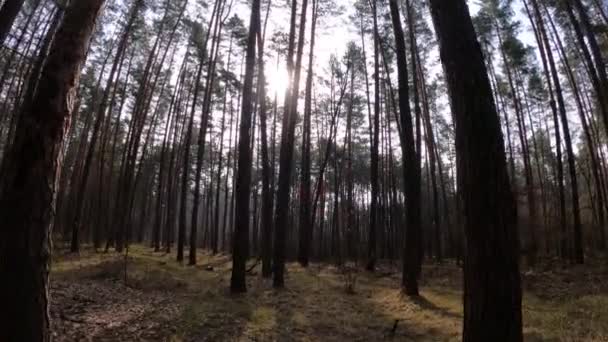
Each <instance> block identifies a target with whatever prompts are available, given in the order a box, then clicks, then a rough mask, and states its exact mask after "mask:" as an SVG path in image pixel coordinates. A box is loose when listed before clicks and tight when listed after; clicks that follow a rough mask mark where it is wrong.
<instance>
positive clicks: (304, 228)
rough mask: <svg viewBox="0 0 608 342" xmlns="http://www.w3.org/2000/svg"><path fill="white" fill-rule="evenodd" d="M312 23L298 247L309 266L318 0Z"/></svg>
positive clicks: (304, 264) (301, 262)
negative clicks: (312, 129) (311, 157)
mask: <svg viewBox="0 0 608 342" xmlns="http://www.w3.org/2000/svg"><path fill="white" fill-rule="evenodd" d="M311 21H312V24H311V27H310V37H311V39H310V52H309V55H308V75H307V76H306V90H305V95H304V123H303V127H302V166H301V167H302V174H301V185H300V186H301V191H300V224H299V228H300V232H299V233H300V235H299V248H298V261H299V262H300V264H301V265H302V266H304V267H306V266H308V262H309V258H310V251H311V244H312V241H311V240H312V227H313V222H312V221H311V220H312V214H311V212H310V210H311V208H310V207H311V193H310V184H311V179H310V166H311V160H310V149H311V143H310V140H311V114H312V80H313V76H314V66H313V62H314V51H315V31H316V27H317V25H316V24H317V1H316V0H312V20H311Z"/></svg>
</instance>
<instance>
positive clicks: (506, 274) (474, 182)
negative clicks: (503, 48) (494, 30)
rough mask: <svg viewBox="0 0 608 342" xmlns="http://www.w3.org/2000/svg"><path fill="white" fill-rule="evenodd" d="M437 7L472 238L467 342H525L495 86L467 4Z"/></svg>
mask: <svg viewBox="0 0 608 342" xmlns="http://www.w3.org/2000/svg"><path fill="white" fill-rule="evenodd" d="M430 5H431V6H430V7H431V14H432V17H433V22H434V24H435V30H436V32H437V35H438V38H439V45H440V55H441V59H442V62H443V66H444V69H445V73H446V79H447V84H448V90H449V94H450V98H451V108H452V112H453V117H454V121H455V126H456V151H457V154H458V185H459V186H458V189H459V190H460V191H461V195H462V197H461V198H462V199H463V209H464V211H463V212H464V227H465V232H466V240H467V245H466V246H467V248H466V257H465V267H464V329H463V341H464V342H470V341H471V342H472V341H516V342H519V341H522V339H523V336H522V315H521V285H520V275H519V264H518V254H519V253H518V252H519V243H518V233H517V207H516V203H515V199H514V196H513V194H512V192H511V186H510V184H509V176H508V173H507V163H506V156H505V151H504V143H503V138H502V133H501V130H500V122H499V119H498V114H497V112H496V108H495V105H494V102H493V100H492V92H491V87H490V82H489V80H488V76H487V72H486V69H485V66H484V61H483V56H482V53H481V48H480V45H479V43H478V42H477V38H476V35H475V31H474V29H473V24H472V21H471V17H470V15H469V11H468V7H467V5H466V2H465V1H464V0H452V1H441V0H431V1H430ZM489 298H491V300H488V299H489Z"/></svg>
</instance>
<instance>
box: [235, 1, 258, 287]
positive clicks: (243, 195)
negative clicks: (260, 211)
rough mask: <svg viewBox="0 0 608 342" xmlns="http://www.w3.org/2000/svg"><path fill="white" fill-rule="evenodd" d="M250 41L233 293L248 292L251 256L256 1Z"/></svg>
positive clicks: (245, 88)
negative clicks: (250, 204) (250, 226)
mask: <svg viewBox="0 0 608 342" xmlns="http://www.w3.org/2000/svg"><path fill="white" fill-rule="evenodd" d="M249 23H250V24H249V35H248V37H247V52H246V57H245V79H244V83H243V104H242V111H241V127H240V131H239V156H238V167H237V175H236V210H235V224H234V242H233V248H232V278H231V280H230V291H231V292H233V293H240V292H246V291H247V282H246V274H245V273H246V269H245V264H246V262H247V257H248V254H249V195H250V193H251V167H252V152H253V151H252V148H251V134H252V132H251V121H252V120H251V118H252V114H253V76H254V72H255V61H256V55H255V51H256V50H255V46H256V37H257V36H256V33H257V32H258V30H259V29H260V27H259V26H260V0H253V3H252V6H251V17H250V21H249Z"/></svg>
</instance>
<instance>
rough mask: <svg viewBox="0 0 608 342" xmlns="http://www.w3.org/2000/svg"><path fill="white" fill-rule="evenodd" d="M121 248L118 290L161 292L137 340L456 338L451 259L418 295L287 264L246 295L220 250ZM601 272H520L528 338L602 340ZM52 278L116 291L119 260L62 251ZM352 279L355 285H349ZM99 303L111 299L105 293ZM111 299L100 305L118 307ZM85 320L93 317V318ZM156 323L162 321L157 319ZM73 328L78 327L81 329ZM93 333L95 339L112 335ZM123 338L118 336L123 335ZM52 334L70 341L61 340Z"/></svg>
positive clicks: (361, 276) (391, 281)
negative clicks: (182, 255) (276, 280)
mask: <svg viewBox="0 0 608 342" xmlns="http://www.w3.org/2000/svg"><path fill="white" fill-rule="evenodd" d="M129 253H130V254H129V259H128V268H127V274H128V279H127V287H126V288H128V289H129V291H134V292H133V293H138V294H140V295H141V296H143V297H142V298H144V299H143V300H140V302H144V303H145V301H146V300H147V299H146V298H148V297H146V296H149V297H150V298H156V299H158V298H161V299H162V298H164V299H162V300H159V302H160V303H167V305H166V308H164V307H154V308H150V309H149V310H150V311H151V312H149V313H147V314H146V312H143V313H142V314H141V315H140V316H138V317H139V318H134V319H133V320H132V321H130V322H126V323H125V325H126V326H133V327H138V326H141V327H142V328H141V329H146V327H148V326H149V325H151V324H153V325H154V328H153V329H156V331H152V332H150V331H148V332H147V335H146V336H148V337H142V335H136V336H138V337H137V339H138V340H146V338H148V340H150V341H152V340H156V341H161V340H164V341H379V340H384V339H392V340H395V341H458V340H459V339H460V330H461V320H462V305H461V290H460V283H461V278H460V270H459V269H458V268H457V267H456V266H454V265H452V264H443V265H429V266H425V267H424V271H423V279H422V293H421V294H422V296H421V297H420V298H419V299H416V300H412V299H410V298H408V297H406V296H403V295H402V294H401V291H400V289H399V279H398V274H386V273H383V275H378V274H370V273H367V272H362V271H359V270H358V269H357V268H354V267H350V268H348V271H347V272H348V274H345V271H344V269H337V268H335V267H333V266H328V265H319V264H315V265H312V266H310V267H308V268H306V269H304V268H302V267H300V266H298V265H297V264H290V265H288V271H287V275H286V277H287V278H286V285H287V287H286V288H285V289H283V290H274V289H273V288H272V286H271V282H270V280H266V279H263V278H261V277H260V276H259V275H252V276H250V277H248V293H247V294H245V295H238V296H233V295H230V294H229V292H228V290H227V288H228V285H229V279H230V268H231V263H230V258H229V257H228V256H225V255H217V256H212V255H209V254H206V253H204V252H201V254H200V257H199V265H198V266H194V267H192V266H184V265H179V264H177V263H176V262H175V261H174V256H173V255H164V254H159V253H152V252H151V251H150V250H149V249H148V248H145V247H141V246H134V247H132V248H131V250H130V252H129ZM386 270H390V268H387V269H386ZM254 271H255V270H254ZM257 271H259V270H257ZM604 271H605V268H602V267H599V266H598V267H589V268H586V269H573V270H561V271H560V272H561V273H560V272H558V273H556V272H553V271H545V272H543V273H536V274H528V275H526V276H524V279H525V282H524V284H525V287H526V288H527V289H529V290H528V291H526V293H525V296H524V322H525V336H526V340H528V341H608V291H607V289H606V287H608V284H607V281H606V274H607V273H605V272H604ZM52 277H53V279H54V280H55V281H56V282H57V284H59V285H57V286H60V287H61V286H63V285H62V284H65V283H68V282H69V283H70V284H78V283H86V282H93V283H96V284H98V283H101V284H105V283H104V281H107V280H108V279H111V280H113V282H111V284H112V285H110V286H115V287H116V288H117V289H120V288H121V287H120V286H122V288H123V289H124V288H125V286H124V257H123V256H118V255H116V254H96V253H90V252H89V253H83V254H82V255H81V256H80V257H65V256H61V257H59V258H58V259H57V260H56V262H55V263H54V266H53V274H52ZM565 278H566V279H565ZM589 279H593V280H594V283H595V284H594V286H591V285H590V284H588V282H589ZM596 282H600V284H599V285H598V284H597V283H596ZM347 283H348V284H347ZM350 283H353V286H347V285H350ZM602 283H603V284H602ZM87 284H88V283H87ZM346 288H348V290H347V289H346ZM59 290H61V289H58V290H57V291H59ZM116 291H120V290H116ZM90 296H91V297H95V294H94V293H92V294H90ZM131 296H136V295H134V294H131ZM105 300H109V301H112V300H113V299H112V296H109V297H108V298H107V299H105ZM124 300H125V301H128V299H124ZM85 304H86V303H85ZM110 304H111V303H108V307H114V308H115V307H117V306H116V305H115V306H112V305H110ZM163 305H165V304H163ZM84 306H86V305H84ZM142 306H145V305H143V304H142ZM142 310H144V309H142ZM144 311H145V310H144ZM114 314H115V315H116V317H119V316H120V313H114ZM99 315H101V316H103V313H99ZM58 316H59V317H60V318H59V319H60V320H61V319H62V318H61V315H58ZM89 316H91V315H89ZM105 316H106V317H107V313H106V314H105ZM159 317H160V318H159ZM90 319H91V320H92V321H93V322H94V321H95V318H94V317H93V318H90ZM138 319H141V320H142V321H143V322H140V321H138ZM159 319H160V320H163V322H161V323H158V322H156V321H157V320H159ZM146 320H148V321H146ZM154 320H156V321H154ZM396 322H397V323H396ZM63 323H65V322H63ZM395 323H396V324H397V325H396V329H395V330H393V328H394V327H395ZM92 324H93V323H92ZM75 329H86V325H80V326H79V327H77V328H75ZM133 329H135V330H137V328H133ZM147 329H148V330H150V328H147ZM98 330H99V331H98V333H97V334H98V335H96V336H95V337H94V338H93V339H95V338H99V339H102V340H104V339H105V340H108V339H112V338H111V336H118V335H115V334H114V335H113V334H110V333H108V331H105V330H104V329H98ZM64 331H65V329H64ZM115 331H116V329H114V330H111V329H110V332H115ZM134 333H137V331H135V332H134ZM129 336H130V335H128V334H127V335H123V336H122V337H121V338H119V339H122V338H124V339H123V340H130V339H129ZM134 338H135V337H131V339H134ZM58 340H60V341H62V340H64V341H68V340H71V339H70V337H69V336H66V337H64V338H61V336H59V338H58Z"/></svg>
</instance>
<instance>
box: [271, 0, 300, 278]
mask: <svg viewBox="0 0 608 342" xmlns="http://www.w3.org/2000/svg"><path fill="white" fill-rule="evenodd" d="M307 6H308V0H303V2H302V10H301V15H300V26H299V38H298V51H297V61H296V65H295V68H294V64H293V55H294V47H295V30H296V13H295V12H296V9H297V1H296V0H293V1H292V6H291V25H290V32H289V47H288V52H287V72H288V74H289V75H290V77H289V87H288V88H287V89H286V92H285V108H284V110H285V114H284V115H283V127H282V134H281V151H280V153H279V183H278V189H277V207H276V212H275V225H274V229H275V240H274V241H275V244H274V265H273V266H274V273H273V275H274V277H273V286H274V287H275V288H282V287H283V286H284V273H285V248H286V243H285V242H286V233H287V227H288V223H289V222H288V221H289V220H288V217H289V203H290V188H291V180H292V179H291V176H292V174H291V170H292V168H293V149H294V140H295V129H296V121H297V114H298V112H297V107H298V94H299V83H300V71H301V70H300V69H301V67H302V50H303V49H304V33H305V32H306V31H305V30H306V9H307Z"/></svg>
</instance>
